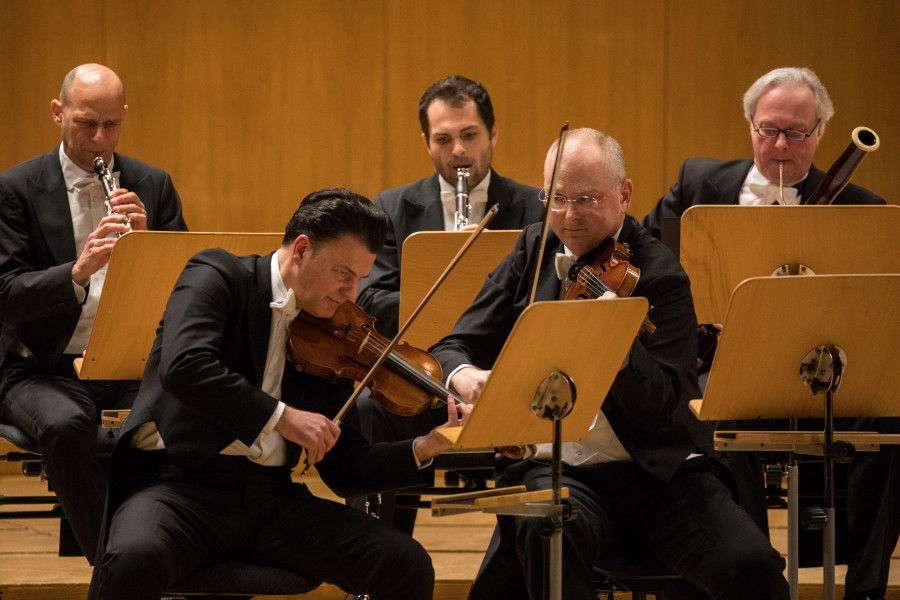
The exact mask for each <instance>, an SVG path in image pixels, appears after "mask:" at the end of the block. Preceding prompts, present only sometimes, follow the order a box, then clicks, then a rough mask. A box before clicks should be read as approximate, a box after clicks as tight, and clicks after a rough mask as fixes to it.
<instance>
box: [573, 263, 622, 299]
mask: <svg viewBox="0 0 900 600" xmlns="http://www.w3.org/2000/svg"><path fill="white" fill-rule="evenodd" d="M578 283H580V284H582V285H583V286H584V287H586V288H587V290H588V291H589V292H590V293H592V294H593V295H594V296H596V297H597V298H599V297H600V296H602V295H603V293H604V292H612V291H613V290H612V288H610V287H609V286H608V285H606V284H605V283H604V282H603V280H602V279H600V276H599V275H597V273H596V272H595V271H594V270H593V269H592V268H590V267H583V268H582V269H581V271H579V272H578Z"/></svg>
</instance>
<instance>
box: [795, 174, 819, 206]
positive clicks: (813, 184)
mask: <svg viewBox="0 0 900 600" xmlns="http://www.w3.org/2000/svg"><path fill="white" fill-rule="evenodd" d="M824 178H825V173H824V172H822V171H820V170H819V169H817V168H816V167H815V165H810V166H809V174H808V175H807V176H806V179H804V180H803V181H801V182H800V183H799V184H798V185H797V193H798V194H800V195H801V196H802V197H801V198H800V201H801V202H803V201H804V199H806V198H809V197H810V195H812V193H813V192H814V191H816V188H817V187H819V183H820V182H821V181H822V180H823V179H824Z"/></svg>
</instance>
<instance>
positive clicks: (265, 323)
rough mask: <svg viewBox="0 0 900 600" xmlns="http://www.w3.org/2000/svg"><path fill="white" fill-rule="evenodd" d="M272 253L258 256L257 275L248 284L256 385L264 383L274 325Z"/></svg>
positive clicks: (249, 319) (249, 323) (251, 348)
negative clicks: (270, 334) (271, 330)
mask: <svg viewBox="0 0 900 600" xmlns="http://www.w3.org/2000/svg"><path fill="white" fill-rule="evenodd" d="M271 260H272V254H271V253H270V254H266V255H265V256H258V257H256V265H255V277H254V278H253V280H252V281H251V283H250V285H249V286H248V287H249V289H248V302H247V306H248V310H247V312H248V317H247V318H248V333H249V338H250V355H251V356H252V357H253V373H254V375H255V376H256V381H255V384H256V385H262V381H263V375H264V374H265V370H266V356H267V354H268V351H269V330H270V329H271V326H272V308H271V307H270V306H269V304H271V302H272V272H271Z"/></svg>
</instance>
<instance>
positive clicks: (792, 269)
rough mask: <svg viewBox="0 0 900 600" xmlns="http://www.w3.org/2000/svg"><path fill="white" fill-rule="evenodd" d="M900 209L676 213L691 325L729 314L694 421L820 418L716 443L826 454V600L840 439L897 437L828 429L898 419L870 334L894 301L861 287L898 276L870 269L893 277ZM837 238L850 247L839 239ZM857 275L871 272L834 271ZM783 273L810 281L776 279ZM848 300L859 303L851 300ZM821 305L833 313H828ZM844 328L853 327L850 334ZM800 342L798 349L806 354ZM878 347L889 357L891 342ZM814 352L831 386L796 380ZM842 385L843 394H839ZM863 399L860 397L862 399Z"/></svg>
mask: <svg viewBox="0 0 900 600" xmlns="http://www.w3.org/2000/svg"><path fill="white" fill-rule="evenodd" d="M898 208H900V207H896V206H863V207H861V206H824V207H813V206H802V207H785V206H772V207H768V206H766V207H740V206H696V207H692V208H690V209H689V210H688V211H686V212H685V214H684V217H683V219H682V233H681V261H682V264H683V265H684V268H685V271H687V272H688V274H689V276H690V277H691V284H692V286H691V287H692V291H693V294H694V306H695V310H696V312H697V316H698V321H700V322H707V323H710V322H712V323H715V322H720V323H721V322H726V309H727V323H728V326H727V327H725V328H723V330H722V334H721V337H720V340H719V347H718V350H717V352H716V355H715V357H714V359H713V366H712V369H711V371H710V376H709V380H708V383H707V387H706V392H705V395H704V399H703V401H702V402H700V401H695V402H693V403H692V408H693V409H694V411H695V413H697V415H698V417H700V418H701V419H744V418H748V419H757V418H791V419H794V418H803V417H812V416H815V417H822V418H824V419H825V428H824V431H822V432H821V433H816V432H796V431H789V432H783V431H778V432H718V433H717V434H716V446H717V448H718V449H721V450H750V449H754V450H781V449H788V450H791V451H792V452H793V451H798V452H800V451H802V452H806V453H822V454H823V456H824V457H825V464H826V470H825V472H826V482H825V490H826V498H825V502H826V512H828V511H829V510H830V512H831V514H828V515H827V519H828V521H827V523H826V526H825V530H824V531H823V545H824V549H823V579H824V582H823V584H824V585H823V589H824V591H825V594H826V598H833V597H834V554H835V553H834V518H833V516H834V515H833V506H834V505H833V487H832V486H833V480H832V477H831V467H832V466H833V458H834V455H833V453H834V452H835V450H836V448H837V447H838V444H837V443H836V442H846V443H850V444H856V445H860V446H862V447H865V448H867V449H877V447H878V445H879V444H885V443H897V441H896V440H894V439H893V438H894V437H895V436H886V435H878V434H867V435H863V436H860V435H858V434H857V435H855V436H854V435H852V434H850V433H849V432H837V433H835V432H834V431H833V426H832V424H833V420H832V419H833V416H835V415H837V416H891V415H896V414H900V410H898V408H897V406H898V402H897V395H896V393H895V392H894V390H892V389H888V387H889V386H887V385H885V382H883V381H880V379H881V378H884V373H885V371H881V369H883V368H887V367H888V365H889V363H890V361H891V360H897V358H898V357H896V356H893V357H892V358H890V357H889V358H886V359H885V358H884V357H883V356H878V357H875V356H873V354H874V352H873V350H874V348H875V344H873V342H874V340H875V339H876V338H877V339H880V336H871V335H870V334H871V332H872V330H873V329H875V328H874V327H872V325H871V321H872V319H874V318H875V316H876V315H880V314H889V313H885V312H883V311H888V310H890V309H889V308H888V305H887V304H884V303H886V302H889V298H890V297H889V296H883V297H878V296H877V295H876V293H875V292H874V291H873V290H867V291H866V290H865V286H866V285H868V284H872V285H876V286H887V287H891V286H893V285H895V284H894V283H893V282H894V281H896V276H892V275H874V274H878V273H900V258H898V256H897V255H896V253H891V252H886V251H885V248H891V247H893V245H895V240H896V239H897V236H898V235H900V210H898ZM750 211H752V212H750ZM842 239H846V240H848V244H840V243H838V241H839V240H842ZM849 241H852V251H849V247H850V243H849ZM859 272H868V273H874V274H873V275H840V273H859ZM825 273H838V275H825ZM790 274H797V275H816V276H810V277H796V276H795V277H779V276H778V275H790ZM759 276H763V277H759ZM764 276H768V277H764ZM752 277H759V279H752V280H751V281H752V283H751V281H747V282H745V283H743V284H741V286H739V287H738V289H742V288H743V289H742V291H741V294H740V295H739V294H738V289H735V290H734V294H733V295H732V289H734V286H736V285H738V284H739V283H740V282H741V281H742V280H744V279H747V278H752ZM884 278H887V279H884ZM892 278H893V279H892ZM744 286H747V287H746V288H744ZM860 286H862V287H863V290H862V291H860V290H859V289H858V288H859V287H860ZM845 294H846V295H845ZM729 297H730V299H731V304H728V299H729ZM748 297H753V300H747V298H748ZM851 297H852V298H854V299H858V301H859V303H858V304H857V305H856V306H854V303H853V301H851V300H850V298H851ZM879 303H880V304H879ZM826 306H827V307H828V308H827V310H829V311H832V312H831V313H825V312H823V308H822V307H826ZM864 307H865V308H864ZM880 311H881V312H880ZM862 317H864V318H865V320H866V322H865V323H863V322H862V321H861V320H860V319H861V318H862ZM848 323H854V324H855V326H856V327H860V328H859V329H857V330H855V331H854V330H853V328H852V327H848V326H847V324H848ZM775 324H777V326H776V325H775ZM879 327H881V325H879ZM886 329H892V328H891V327H887V328H886ZM788 332H789V333H788ZM894 335H896V330H895V334H894ZM726 344H727V345H726ZM800 346H804V349H803V350H802V352H801V351H800ZM806 346H808V347H806ZM848 346H850V347H849V348H848ZM835 347H839V348H841V349H842V350H843V351H844V352H845V356H846V360H849V361H851V362H850V366H849V367H846V362H845V361H844V360H843V359H841V355H840V354H841V353H840V352H837V354H836V355H835V356H834V358H832V356H831V352H832V350H834V348H835ZM884 348H888V354H890V350H889V348H890V347H889V346H884ZM816 349H819V354H818V355H816V361H819V360H821V361H823V363H822V364H823V365H824V364H826V363H831V365H832V366H831V367H830V368H829V369H824V370H825V371H826V372H830V373H831V379H832V381H820V380H819V378H817V377H814V376H811V373H807V374H806V375H805V377H806V378H807V379H806V380H803V379H801V375H800V372H801V365H802V364H805V365H808V366H811V365H812V364H813V362H814V361H813V357H807V353H810V352H813V353H815V350H816ZM723 352H724V356H720V353H723ZM798 353H799V356H796V354H798ZM751 367H752V368H751ZM844 367H846V370H845V369H844ZM805 368H808V367H805ZM886 372H888V373H889V372H891V371H890V369H888V371H886ZM835 373H837V375H835ZM848 378H849V380H848ZM885 381H886V378H885ZM851 382H852V383H851ZM838 385H841V391H840V394H835V392H836V391H837V386H838ZM848 388H849V389H848ZM813 390H815V393H818V392H825V395H826V396H830V397H832V398H833V399H834V400H836V404H835V405H834V410H833V412H832V411H831V410H830V409H828V408H827V405H828V404H829V403H828V402H826V403H825V406H823V405H822V403H821V402H819V401H818V399H817V400H816V401H811V400H810V398H811V397H812V396H813V394H814V392H813ZM859 394H865V395H866V396H865V401H864V402H863V400H862V398H863V397H862V396H860V395H859ZM798 475H799V473H798V469H797V466H796V462H795V461H794V460H793V459H792V460H791V465H790V466H789V467H788V579H789V583H790V587H791V597H792V598H797V596H798V581H797V557H798V555H799V543H798V533H797V532H798V521H799V515H798V509H797V502H796V499H797V489H798V488H797V481H798ZM829 496H830V497H829Z"/></svg>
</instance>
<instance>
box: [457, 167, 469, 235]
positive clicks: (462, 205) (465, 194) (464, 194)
mask: <svg viewBox="0 0 900 600" xmlns="http://www.w3.org/2000/svg"><path fill="white" fill-rule="evenodd" d="M468 179H469V170H468V169H464V168H460V169H457V170H456V231H459V230H460V229H462V228H463V227H466V226H467V225H468V224H469V183H468Z"/></svg>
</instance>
